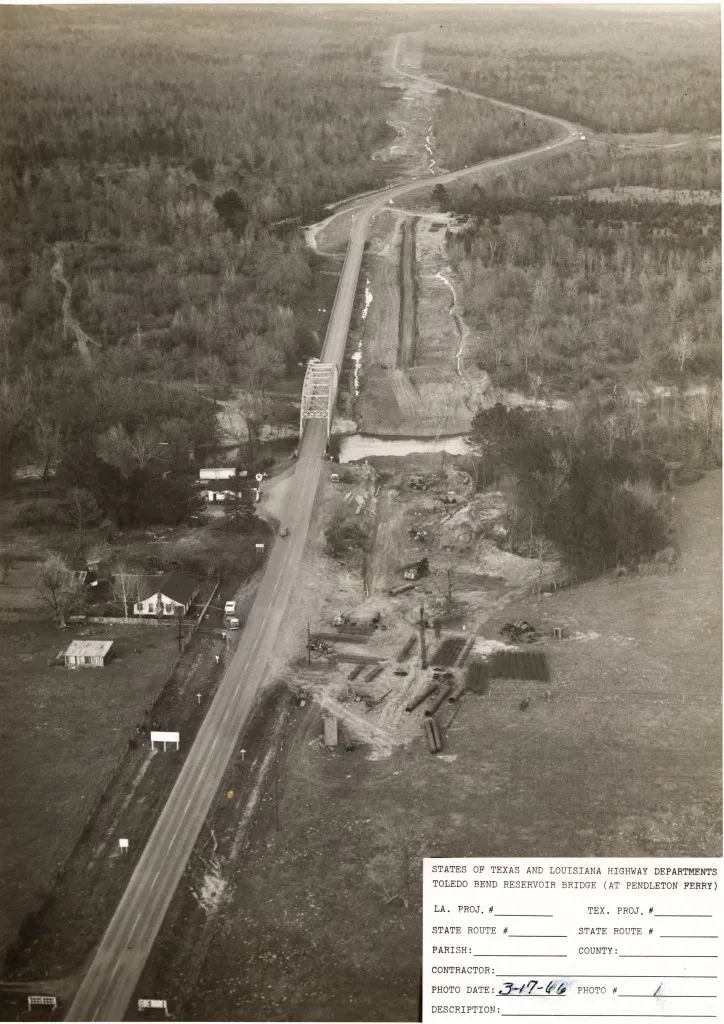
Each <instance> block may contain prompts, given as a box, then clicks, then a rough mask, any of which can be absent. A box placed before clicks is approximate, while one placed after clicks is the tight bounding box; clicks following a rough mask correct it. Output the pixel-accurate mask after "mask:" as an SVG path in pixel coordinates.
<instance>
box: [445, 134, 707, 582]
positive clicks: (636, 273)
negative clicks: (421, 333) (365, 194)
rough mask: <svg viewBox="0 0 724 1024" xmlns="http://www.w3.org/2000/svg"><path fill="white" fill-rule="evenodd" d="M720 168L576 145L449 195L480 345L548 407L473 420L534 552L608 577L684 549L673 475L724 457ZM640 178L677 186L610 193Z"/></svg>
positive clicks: (486, 475) (490, 370)
mask: <svg viewBox="0 0 724 1024" xmlns="http://www.w3.org/2000/svg"><path fill="white" fill-rule="evenodd" d="M717 162H718V154H714V153H712V152H710V151H708V150H706V149H694V150H693V151H686V150H680V151H675V152H673V153H672V152H667V153H666V154H665V156H663V155H662V154H660V153H646V154H628V155H626V154H622V155H619V157H618V159H616V154H615V153H613V152H607V151H605V150H600V151H598V152H596V151H594V152H588V153H585V152H584V153H581V152H579V153H572V154H570V153H564V154H559V155H557V158H556V159H550V160H544V161H543V162H542V164H535V165H532V166H531V167H529V168H526V169H525V170H523V171H520V172H517V173H516V174H514V175H511V176H508V177H503V176H501V177H499V178H494V179H491V180H490V181H486V182H484V183H483V185H479V184H473V185H472V186H471V185H464V186H458V187H455V188H451V189H450V190H449V191H448V190H447V189H443V190H442V191H441V189H440V187H439V186H438V188H437V189H436V190H434V192H433V196H434V198H435V199H436V200H437V202H438V203H439V204H440V206H441V208H443V209H445V210H452V211H454V212H456V213H458V214H464V215H466V222H465V226H464V227H463V228H462V229H457V230H455V231H448V233H447V236H446V237H447V246H448V252H449V256H450V259H451V262H452V265H453V267H454V269H455V271H456V274H457V277H458V279H459V280H460V281H461V285H462V288H461V292H462V294H461V300H462V305H463V306H464V309H465V313H466V319H467V321H468V323H469V325H470V326H471V328H472V330H471V332H470V338H469V340H468V345H467V349H466V356H467V358H468V359H469V360H470V361H471V363H474V364H475V365H476V366H477V368H478V369H479V370H482V371H484V372H485V373H487V374H488V375H489V379H490V382H491V385H492V387H502V388H506V387H507V388H514V389H516V390H518V391H520V392H522V393H523V395H524V396H526V398H527V399H528V400H529V401H530V402H531V407H530V408H529V409H527V410H522V409H512V410H506V408H505V407H504V406H503V405H496V406H495V407H494V408H491V409H484V410H482V411H480V412H478V414H477V415H476V417H475V419H474V421H473V435H474V437H476V438H477V439H478V441H479V443H480V445H481V449H482V456H481V459H480V462H481V465H480V467H479V468H480V471H479V473H478V475H477V476H478V481H479V483H481V484H490V483H495V484H496V485H497V486H499V487H501V488H502V489H503V490H504V491H505V492H506V494H507V495H508V507H509V515H510V524H509V525H510V530H509V543H510V545H511V547H512V548H513V549H514V550H517V551H519V552H520V553H521V554H525V555H527V556H529V557H538V558H541V559H542V558H543V557H545V554H546V553H547V552H548V551H549V550H550V548H548V547H546V545H550V544H552V545H554V549H555V550H556V551H557V552H559V553H560V554H562V555H563V557H564V559H565V560H566V562H567V563H568V564H569V565H571V566H573V567H575V568H576V570H577V571H582V572H584V573H586V574H595V573H596V572H599V571H601V570H602V569H606V568H611V567H612V566H614V565H617V564H626V563H629V564H630V563H631V562H635V561H637V560H638V559H640V558H644V559H645V558H647V557H648V556H650V555H651V553H652V552H656V551H662V549H663V550H670V549H669V548H667V545H668V544H669V533H668V529H667V524H668V519H669V511H670V503H669V502H668V498H667V495H666V492H665V486H666V485H667V484H668V483H669V481H670V474H671V473H672V472H673V473H675V474H676V473H678V472H684V473H691V472H692V471H693V472H697V471H700V470H702V469H706V468H708V467H711V466H713V465H717V464H719V465H720V464H721V207H720V204H719V203H707V202H704V199H705V198H706V195H707V193H706V192H704V193H703V194H701V193H694V192H692V191H690V188H691V187H692V186H693V187H695V188H699V189H706V188H707V186H709V185H711V184H714V182H715V183H716V186H718V184H719V182H718V180H717V179H716V178H715V177H714V173H713V167H714V166H715V165H716V163H717ZM632 184H636V185H646V186H651V185H658V186H660V187H667V186H668V187H669V191H666V192H663V193H662V192H656V190H654V191H653V193H651V192H649V193H644V195H637V196H636V197H633V196H630V195H629V196H628V197H627V198H624V199H623V201H620V200H619V201H616V202H606V201H605V197H606V193H605V187H608V188H613V187H615V186H619V185H620V186H624V185H632ZM602 186H603V187H604V194H603V195H601V194H600V193H599V194H598V195H591V194H589V193H590V191H591V190H593V189H601V188H602ZM673 186H677V187H678V190H679V191H678V192H677V191H675V190H673V188H672V187H673ZM677 200H678V201H677ZM561 399H562V400H563V401H560V400H561ZM554 400H558V401H554Z"/></svg>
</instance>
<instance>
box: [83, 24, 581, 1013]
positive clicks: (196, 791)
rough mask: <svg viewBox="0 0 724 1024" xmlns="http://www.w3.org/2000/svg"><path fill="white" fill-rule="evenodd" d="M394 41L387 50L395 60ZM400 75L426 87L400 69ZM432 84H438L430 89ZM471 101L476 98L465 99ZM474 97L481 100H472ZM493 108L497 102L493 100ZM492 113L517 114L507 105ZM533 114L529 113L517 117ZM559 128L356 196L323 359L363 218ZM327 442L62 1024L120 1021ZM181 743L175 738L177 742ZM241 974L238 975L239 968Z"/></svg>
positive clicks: (319, 437)
mask: <svg viewBox="0 0 724 1024" xmlns="http://www.w3.org/2000/svg"><path fill="white" fill-rule="evenodd" d="M399 45H400V40H399V39H398V41H397V43H396V46H395V51H394V53H395V56H394V58H393V59H394V61H395V62H396V60H397V54H398V51H399ZM397 70H398V71H399V73H400V74H402V75H405V76H406V77H408V78H412V79H421V80H423V81H426V82H431V81H432V80H431V79H427V78H423V76H420V75H413V74H411V73H408V72H406V71H404V70H402V69H400V68H397ZM432 84H434V85H440V84H441V83H437V82H435V83H432ZM466 93H467V94H468V95H471V96H475V95H476V94H475V93H468V92H467V91H466ZM477 98H480V97H477ZM496 102H498V103H499V101H496ZM499 105H500V106H506V107H510V108H511V109H514V110H521V109H523V108H520V107H512V106H511V105H510V104H503V103H499ZM524 112H526V113H530V114H531V115H532V114H533V113H534V112H533V111H524ZM535 116H536V117H539V118H543V119H544V120H547V121H550V122H551V123H553V124H555V125H557V126H558V127H559V128H560V129H561V135H560V136H559V137H558V138H557V139H555V140H552V141H551V142H550V143H549V144H547V145H544V146H538V147H537V148H535V149H531V150H528V151H526V152H525V153H518V154H515V155H513V156H507V157H501V158H499V159H497V160H490V161H486V162H485V163H482V164H478V165H476V166H475V167H469V168H466V169H465V170H462V171H452V172H450V173H449V174H443V175H437V176H435V177H432V176H430V177H429V178H425V179H424V180H417V181H412V182H406V183H404V184H401V185H396V186H394V187H393V188H390V189H383V190H381V191H380V192H378V193H375V194H373V195H371V196H366V197H364V198H363V199H358V200H355V201H353V202H352V203H351V204H350V207H349V208H348V209H357V210H358V211H359V212H358V214H357V216H356V218H355V220H354V223H353V225H352V230H351V236H350V243H349V247H348V249H347V255H346V257H345V262H344V267H343V269H342V275H341V278H340V281H339V285H338V288H337V294H336V296H335V301H334V306H333V309H332V314H331V317H330V321H329V326H328V328H327V335H326V338H325V344H324V350H323V353H322V360H323V361H324V362H329V363H331V362H334V363H337V365H338V367H339V368H340V369H341V365H342V360H343V358H344V351H345V347H346V343H347V333H348V330H349V323H350V317H351V314H352V307H353V305H354V298H355V292H356V288H357V280H358V277H359V271H360V265H361V262H362V255H363V252H364V244H365V239H366V237H367V232H368V229H369V224H370V220H371V218H372V217H373V216H374V215H375V214H376V213H378V212H379V211H380V210H382V209H383V208H384V207H385V205H386V204H388V203H389V200H390V199H392V200H393V201H394V200H395V199H397V198H400V197H402V196H404V195H405V194H407V193H409V192H413V191H415V190H416V189H419V188H420V187H421V186H424V187H428V188H429V187H430V186H431V185H435V184H437V183H438V182H440V183H447V182H451V181H454V180H456V179H457V178H460V177H465V176H469V175H472V174H476V173H479V172H480V171H481V170H488V171H491V172H493V173H496V172H498V171H499V170H500V169H502V168H504V167H506V166H509V165H512V164H515V163H521V162H523V161H526V160H531V159H535V158H536V157H537V156H538V155H540V154H542V153H545V152H548V151H549V150H551V149H553V148H558V147H560V146H564V145H568V144H570V143H571V142H574V141H576V140H577V139H578V131H579V130H578V128H576V127H575V126H574V125H571V124H569V123H568V122H566V121H562V120H561V119H559V118H555V117H546V116H545V115H540V114H535ZM326 443H327V437H326V424H325V423H324V421H322V420H313V421H310V422H309V423H308V424H307V426H306V428H305V431H304V437H303V438H302V441H301V444H300V448H299V459H298V462H297V466H296V470H295V473H294V478H293V481H292V484H291V488H290V494H289V512H288V515H287V517H286V523H287V525H288V526H289V536H288V537H287V538H285V539H279V538H278V539H277V540H276V542H275V544H274V547H273V549H272V552H271V555H270V557H269V561H268V563H267V566H266V569H265V572H264V576H263V578H262V581H261V585H260V587H259V591H258V594H257V597H256V600H255V602H254V605H253V608H252V610H251V613H250V615H249V618H248V620H247V623H246V626H245V627H244V632H243V634H242V636H241V639H240V642H239V645H238V647H237V650H236V653H235V654H234V657H233V658H232V660H231V662H230V664H229V666H228V668H227V670H226V672H225V674H224V677H223V679H222V681H221V683H220V684H219V687H218V690H217V692H216V696H215V697H214V700H213V702H212V704H211V707H210V708H209V711H208V713H207V715H206V718H205V719H204V721H203V723H202V725H201V728H200V729H199V732H198V735H197V737H196V740H195V742H194V744H193V746H192V748H191V750H190V751H189V753H188V756H187V758H186V761H185V763H184V766H183V768H182V769H181V772H180V774H179V777H178V779H177V780H176V784H175V786H174V788H173V790H172V792H171V795H170V796H169V799H168V801H167V803H166V805H165V807H164V808H163V810H162V812H161V814H160V816H159V819H158V821H157V823H156V826H155V828H154V830H153V832H152V833H151V836H150V838H149V840H148V843H147V844H146V847H145V849H144V850H143V852H142V853H141V856H140V857H139V859H138V862H137V864H136V867H135V869H134V871H133V874H132V875H131V878H130V880H129V882H128V885H127V887H126V890H125V892H124V894H123V896H122V898H121V901H120V903H119V904H118V907H117V909H116V911H115V913H114V915H113V917H112V919H111V921H110V923H109V925H108V928H107V930H106V932H105V934H104V936H103V938H102V940H101V942H100V944H99V946H98V947H97V949H96V951H95V953H94V955H93V958H92V961H91V963H90V965H89V967H88V971H87V973H86V975H85V978H84V980H83V982H82V984H81V985H80V987H79V989H78V992H77V994H76V997H75V999H74V1001H73V1004H72V1006H71V1008H70V1010H69V1012H68V1015H67V1017H66V1020H75V1021H79V1020H84V1021H92V1020H104V1021H118V1020H121V1019H122V1018H123V1016H124V1014H125V1012H126V1009H127V1007H128V1003H129V1000H130V999H131V996H132V995H133V992H134V990H135V988H136V985H137V983H138V980H139V978H140V976H141V972H142V970H143V967H144V964H145V962H146V960H147V958H148V956H149V954H150V952H151V948H152V946H153V943H154V941H155V939H156V936H157V934H158V931H159V929H160V927H161V924H162V922H163V918H164V915H165V913H166V911H167V909H168V906H169V903H170V902H171V899H172V897H173V894H174V891H175V890H176V886H177V885H178V883H179V881H180V879H181V876H182V874H183V871H184V868H185V866H186V863H187V861H188V859H189V856H190V855H191V851H192V850H193V847H194V844H195V842H196V839H197V837H198V835H199V832H200V831H201V828H202V826H203V824H204V821H205V820H206V817H207V814H208V812H209V808H210V807H211V803H212V801H213V799H214V796H215V795H216V792H217V790H218V787H219V785H220V783H221V780H222V776H223V773H224V770H225V768H226V765H227V764H228V762H229V759H230V757H231V756H232V755H233V753H234V751H235V749H236V745H237V743H238V740H239V737H240V734H241V731H242V729H243V727H244V725H245V723H246V721H247V719H248V717H249V714H250V712H251V709H252V707H253V705H254V701H255V699H256V696H257V693H258V691H259V687H260V686H261V684H262V682H263V680H264V677H265V674H266V671H267V666H268V664H269V661H270V658H271V655H272V653H273V651H274V648H275V645H276V641H277V637H278V635H279V632H280V630H281V628H282V625H283V622H284V617H285V613H286V609H287V606H288V604H289V601H290V598H291V595H292V590H293V587H294V584H295V581H296V578H297V575H298V571H299V566H300V563H301V559H302V554H303V551H304V545H305V542H306V538H307V531H308V528H309V522H310V519H311V516H312V509H313V506H314V499H315V495H316V492H317V487H318V484H319V478H320V475H321V472H322V467H323V465H324V463H323V458H322V457H323V454H324V450H325V447H326ZM182 741H183V737H182ZM240 969H242V968H241V967H240Z"/></svg>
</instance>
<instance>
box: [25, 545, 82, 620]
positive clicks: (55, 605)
mask: <svg viewBox="0 0 724 1024" xmlns="http://www.w3.org/2000/svg"><path fill="white" fill-rule="evenodd" d="M35 589H36V591H37V593H38V595H39V597H41V598H42V599H43V601H45V603H46V604H47V605H48V607H49V608H50V610H51V612H52V613H53V618H55V619H57V620H58V622H59V625H60V626H61V627H65V624H66V623H65V620H66V617H67V616H68V615H70V614H71V613H72V612H76V611H80V609H81V608H82V607H83V605H84V604H85V587H84V586H83V583H82V581H81V580H80V579H79V578H78V576H76V574H75V573H74V572H73V570H72V569H71V568H70V566H69V565H68V563H67V562H66V560H65V558H63V556H62V555H59V554H56V553H51V554H49V555H48V556H47V557H46V559H45V561H44V562H42V563H41V565H40V568H39V569H38V572H37V575H36V577H35Z"/></svg>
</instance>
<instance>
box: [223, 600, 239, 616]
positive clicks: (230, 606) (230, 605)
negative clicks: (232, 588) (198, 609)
mask: <svg viewBox="0 0 724 1024" xmlns="http://www.w3.org/2000/svg"><path fill="white" fill-rule="evenodd" d="M235 614H236V601H227V602H226V604H225V605H224V615H235Z"/></svg>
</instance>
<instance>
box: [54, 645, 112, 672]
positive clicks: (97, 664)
mask: <svg viewBox="0 0 724 1024" xmlns="http://www.w3.org/2000/svg"><path fill="white" fill-rule="evenodd" d="M111 647H113V641H112V640H73V642H72V643H71V645H70V647H69V648H68V650H67V651H66V652H65V654H64V655H63V658H64V660H65V667H66V668H103V666H104V665H106V664H108V659H109V657H110V651H111Z"/></svg>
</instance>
